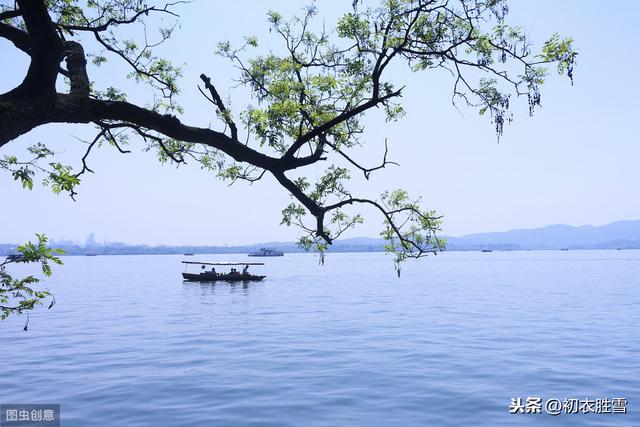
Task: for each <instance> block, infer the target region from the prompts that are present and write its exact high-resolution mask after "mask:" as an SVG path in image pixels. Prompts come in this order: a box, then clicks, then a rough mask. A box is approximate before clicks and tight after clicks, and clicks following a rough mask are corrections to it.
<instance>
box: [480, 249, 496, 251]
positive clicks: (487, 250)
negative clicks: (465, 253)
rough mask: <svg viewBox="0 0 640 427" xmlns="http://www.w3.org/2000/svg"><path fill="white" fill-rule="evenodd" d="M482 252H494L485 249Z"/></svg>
mask: <svg viewBox="0 0 640 427" xmlns="http://www.w3.org/2000/svg"><path fill="white" fill-rule="evenodd" d="M482 252H493V251H492V250H491V249H483V250H482Z"/></svg>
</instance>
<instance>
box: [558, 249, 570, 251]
mask: <svg viewBox="0 0 640 427" xmlns="http://www.w3.org/2000/svg"><path fill="white" fill-rule="evenodd" d="M560 250H561V251H568V250H569V248H562V249H560Z"/></svg>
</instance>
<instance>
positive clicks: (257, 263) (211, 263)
mask: <svg viewBox="0 0 640 427" xmlns="http://www.w3.org/2000/svg"><path fill="white" fill-rule="evenodd" d="M182 263H183V264H198V265H264V262H196V261H182Z"/></svg>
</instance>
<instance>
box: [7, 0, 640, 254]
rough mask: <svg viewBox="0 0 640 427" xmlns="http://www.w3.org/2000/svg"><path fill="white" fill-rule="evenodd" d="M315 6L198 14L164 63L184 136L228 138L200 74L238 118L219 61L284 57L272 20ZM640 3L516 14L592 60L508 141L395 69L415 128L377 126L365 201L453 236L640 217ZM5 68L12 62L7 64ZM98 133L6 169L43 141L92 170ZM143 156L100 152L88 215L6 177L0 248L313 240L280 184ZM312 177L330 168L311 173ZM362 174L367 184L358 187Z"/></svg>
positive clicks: (104, 78) (250, 4) (544, 5)
mask: <svg viewBox="0 0 640 427" xmlns="http://www.w3.org/2000/svg"><path fill="white" fill-rule="evenodd" d="M304 4H305V3H303V2H290V1H284V0H278V1H269V2H264V1H236V2H219V1H204V0H196V1H194V2H193V3H191V4H188V5H185V6H183V7H181V8H180V15H181V20H180V22H181V28H179V29H178V30H177V32H176V33H175V36H174V37H173V38H172V39H171V40H170V41H169V42H167V43H166V44H165V45H164V46H163V48H162V49H163V52H164V53H165V54H166V56H168V57H170V58H171V59H172V60H173V61H174V62H176V63H178V64H182V66H183V70H184V71H183V77H182V79H181V90H182V95H181V99H180V102H181V104H182V105H183V106H184V107H185V114H184V116H183V117H182V120H183V122H185V123H187V124H192V125H198V126H203V127H206V126H208V125H209V124H211V125H212V126H214V128H215V126H216V122H215V120H214V117H215V114H214V111H213V110H212V109H211V106H210V104H208V103H207V102H206V101H204V100H203V98H202V97H201V95H200V94H199V93H198V90H197V86H196V85H197V83H198V82H199V79H198V76H199V75H200V73H206V74H208V75H210V76H211V77H212V79H213V81H214V82H215V84H216V85H217V87H218V89H219V91H220V92H222V93H223V97H226V96H229V97H230V99H231V103H232V106H233V107H236V108H238V109H239V108H241V107H243V106H244V105H245V104H246V102H247V101H248V100H247V99H245V97H244V94H242V93H240V92H238V90H234V89H233V86H234V82H233V79H234V78H235V77H237V74H236V73H235V71H234V70H233V68H232V67H230V66H229V64H228V63H227V62H226V61H225V60H224V59H223V58H220V57H217V56H215V55H214V51H215V46H216V44H217V43H218V42H219V41H222V40H230V41H231V42H236V43H239V42H240V41H241V40H242V37H243V36H245V35H256V36H258V38H259V39H260V43H261V47H260V49H259V50H258V52H259V53H265V52H268V51H269V50H270V49H274V50H277V49H278V48H279V46H280V43H279V40H278V39H276V38H275V36H274V35H273V34H270V33H269V32H268V26H267V23H266V19H265V14H266V12H267V11H268V10H269V9H272V10H277V11H281V12H282V13H283V14H284V15H288V14H291V13H296V12H298V11H299V10H300V8H301V7H302V6H303V5H304ZM316 4H317V6H318V8H319V12H320V20H321V21H324V23H325V25H326V26H327V28H330V27H331V26H332V25H333V23H335V21H336V19H337V18H338V17H339V16H340V14H341V13H343V12H344V11H347V10H348V9H349V5H350V4H351V2H350V1H348V2H344V1H340V2H339V1H333V0H319V1H317V3H316ZM639 14H640V2H636V1H632V0H627V1H623V0H617V1H614V2H611V3H608V6H607V7H603V5H602V2H596V1H584V0H563V1H562V2H558V1H555V0H536V1H535V2H533V1H521V0H518V1H512V2H511V3H510V14H509V18H508V21H509V22H510V23H511V24H517V25H520V26H522V27H523V28H525V29H526V31H527V33H528V34H529V35H530V37H531V39H532V40H533V42H534V43H536V45H537V46H540V44H541V43H542V42H544V40H546V39H547V38H548V37H549V36H550V35H551V34H553V33H554V32H559V33H561V34H562V35H567V36H571V37H573V38H574V39H575V47H576V48H577V50H578V52H579V56H578V64H577V67H576V71H575V84H574V85H573V86H571V84H570V82H569V80H568V79H567V78H566V77H562V76H558V75H555V74H553V75H551V76H550V78H549V79H548V83H547V84H545V86H544V87H543V89H542V96H543V97H542V108H541V109H539V110H538V111H537V112H536V114H535V115H534V116H533V117H529V116H528V114H527V112H526V99H523V100H521V101H520V102H519V104H520V106H519V107H516V108H515V110H514V111H515V113H516V116H515V120H514V122H513V123H512V124H510V125H508V126H507V127H506V128H505V132H504V135H503V137H502V138H501V139H500V142H499V143H498V142H497V139H496V135H495V131H494V128H493V125H492V124H491V123H490V122H489V120H488V119H487V118H486V117H480V116H479V115H478V113H477V111H475V110H472V109H468V108H466V107H464V106H462V105H460V106H459V108H455V107H454V106H452V104H451V101H450V100H451V88H452V81H451V79H450V78H449V77H448V76H447V75H446V74H444V73H439V72H422V73H409V72H407V71H405V70H404V69H402V68H401V67H397V68H394V69H393V70H392V71H393V73H394V74H393V75H392V76H391V79H392V80H393V81H395V82H397V84H398V85H399V86H400V85H403V84H405V85H406V89H405V92H404V96H403V98H402V102H403V105H404V108H405V110H406V111H407V114H406V116H405V117H404V118H403V119H402V120H400V121H399V122H397V123H392V124H389V123H384V121H383V120H380V117H379V116H375V115H373V116H370V117H368V118H367V120H366V123H367V132H366V134H365V140H366V144H367V145H366V149H363V150H361V151H360V152H358V153H357V154H355V155H356V156H357V157H358V159H360V160H362V161H363V162H364V163H368V164H376V163H378V162H379V160H380V157H381V155H382V153H383V150H384V139H385V138H387V140H388V142H389V150H390V152H389V160H393V161H396V162H398V163H399V164H400V166H399V167H395V166H390V167H388V168H387V169H385V170H383V171H381V172H380V173H377V174H374V175H373V176H372V178H371V180H370V181H365V180H364V179H360V177H359V176H358V179H356V180H354V183H353V185H352V186H351V188H352V189H353V190H354V191H353V192H354V194H358V195H365V196H370V197H375V196H376V195H377V194H380V193H381V192H382V191H384V190H387V189H395V188H406V189H407V190H409V192H410V194H411V195H414V196H420V197H421V198H422V199H421V200H422V204H423V206H425V207H428V208H431V209H435V210H436V211H437V212H438V213H440V214H442V215H443V218H444V225H443V234H445V235H452V236H460V235H464V234H468V233H474V232H485V231H503V230H509V229H514V228H533V227H540V226H545V225H549V224H557V223H564V224H570V225H584V224H592V225H602V224H606V223H609V222H612V221H616V220H622V219H640V197H639V196H640V190H639V189H638V184H639V183H640V168H639V167H638V162H639V160H640V145H639V144H638V135H640V129H639V128H640V125H639V117H640V114H639V113H640V107H639V106H638V102H640V101H639V100H640V89H638V85H637V84H635V82H634V75H635V73H636V71H637V70H638V69H640V55H639V53H640V52H639V48H638V46H637V30H634V28H636V22H635V21H636V17H637V16H639ZM0 57H2V58H8V59H9V60H8V62H5V65H4V67H3V74H2V76H1V77H0V92H4V91H6V90H9V89H11V88H12V87H14V86H15V85H16V84H17V83H19V82H20V81H21V78H22V77H23V76H24V72H25V70H26V68H27V67H28V62H27V58H26V57H25V55H23V54H21V53H19V52H17V51H16V50H15V49H14V48H13V46H12V45H11V44H10V43H8V42H6V41H5V40H3V39H0ZM5 60H6V59H5ZM115 67H116V68H114V69H107V70H101V71H98V72H94V73H93V74H92V75H91V76H90V78H92V79H93V80H95V81H96V82H97V83H98V84H99V85H100V84H102V85H103V87H105V86H108V85H122V87H124V88H125V90H127V92H128V94H129V99H130V100H132V101H135V102H137V103H139V104H144V103H145V102H149V101H150V99H149V97H148V91H147V90H146V89H143V88H138V87H135V85H134V84H133V83H132V82H126V81H125V82H123V78H122V77H121V76H122V74H118V72H119V71H123V70H124V69H118V68H117V65H116V66H115ZM92 135H94V132H93V129H92V127H91V126H90V125H47V126H43V127H40V128H38V129H35V130H33V131H32V132H30V133H28V134H26V135H23V136H22V137H20V138H18V139H16V140H15V141H12V142H11V143H9V144H7V145H5V146H4V147H2V148H1V149H0V155H2V156H4V155H11V154H18V155H19V154H22V153H23V152H24V147H26V146H27V145H29V144H32V143H35V142H44V143H46V144H48V145H50V146H51V147H53V148H54V150H55V151H56V152H57V153H59V157H60V159H61V160H63V161H65V160H66V162H67V163H70V164H72V165H74V166H76V167H77V166H79V165H80V158H81V157H82V154H83V151H84V146H83V144H81V143H79V142H78V138H80V139H89V138H91V137H92ZM129 148H130V149H131V150H132V151H133V153H132V154H128V155H122V154H119V153H118V152H117V151H116V150H114V149H111V148H109V147H103V148H102V149H100V150H98V151H96V152H95V153H93V154H92V156H91V157H90V159H89V165H90V167H91V168H92V169H93V170H94V171H95V174H87V175H85V176H84V177H83V182H82V185H81V186H80V188H79V196H78V197H77V201H76V202H74V201H72V200H71V199H70V198H69V197H67V196H64V195H59V196H56V195H53V194H51V192H50V191H49V190H47V189H41V188H35V187H34V190H33V191H26V190H23V189H22V188H21V186H20V185H19V184H18V183H17V182H14V181H13V179H12V178H11V176H10V175H9V174H6V173H5V174H4V175H3V176H0V195H1V196H0V197H1V199H0V200H2V203H1V206H2V207H1V208H0V223H2V224H3V225H2V227H1V228H0V242H13V243H19V242H23V241H26V240H28V239H32V238H33V235H34V233H36V232H39V233H46V234H47V235H49V236H50V237H52V238H54V239H58V240H59V239H70V240H74V241H79V242H83V241H84V240H85V239H86V237H87V235H88V234H89V233H95V236H96V240H97V241H99V242H100V241H105V240H108V241H120V242H126V243H138V244H152V245H157V244H173V245H179V244H198V245H225V244H229V245H232V244H244V243H252V242H265V241H284V240H294V239H295V238H296V236H298V230H296V229H292V228H287V227H285V226H280V225H279V223H280V219H281V210H282V209H283V208H284V207H285V206H286V205H287V204H288V203H289V200H290V199H289V197H288V195H287V193H286V190H284V189H283V188H281V187H280V186H279V185H278V184H277V183H276V182H275V180H274V179H272V178H271V177H266V178H265V179H264V180H262V181H259V182H257V183H254V184H251V185H249V184H246V183H238V184H235V185H233V186H231V187H229V186H228V184H227V183H225V182H221V181H219V180H218V179H216V177H215V176H214V175H213V174H211V173H207V172H205V171H202V170H200V169H199V168H198V167H197V165H193V164H192V165H187V166H186V167H180V168H177V169H176V168H175V167H173V166H170V165H160V164H159V163H158V162H157V160H156V159H155V156H154V154H153V153H147V152H144V151H143V145H142V144H137V143H133V144H132V145H131V146H130V147H129ZM310 174H311V178H313V177H314V174H315V175H317V170H312V171H311V172H310ZM355 175H356V174H355V173H354V176H355ZM363 213H364V214H365V218H366V219H365V223H364V224H363V225H361V226H359V227H358V228H356V229H355V230H352V231H351V232H350V234H349V235H348V236H345V237H356V236H370V237H375V236H377V234H378V232H379V230H380V224H381V221H380V218H379V217H377V216H376V214H375V212H369V211H366V210H364V211H363Z"/></svg>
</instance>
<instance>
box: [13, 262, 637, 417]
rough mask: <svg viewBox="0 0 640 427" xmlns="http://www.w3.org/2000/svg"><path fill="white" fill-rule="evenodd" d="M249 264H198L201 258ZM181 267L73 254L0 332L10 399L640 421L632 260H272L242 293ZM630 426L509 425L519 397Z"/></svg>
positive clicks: (127, 409)
mask: <svg viewBox="0 0 640 427" xmlns="http://www.w3.org/2000/svg"><path fill="white" fill-rule="evenodd" d="M239 258H240V259H242V260H244V259H246V258H245V257H244V256H240V255H236V256H215V257H214V256H204V257H203V256H196V257H194V259H198V260H202V259H208V260H233V259H239ZM181 259H182V257H181V256H111V257H109V256H104V257H100V256H99V257H67V258H65V266H64V268H62V269H59V270H58V272H57V273H56V274H55V278H54V280H52V281H51V282H50V283H49V287H50V289H52V290H55V295H56V298H57V301H58V303H57V305H56V306H55V307H54V309H53V310H51V311H48V312H47V311H46V310H40V311H39V312H38V313H36V314H35V315H32V317H31V323H30V331H29V332H28V333H24V332H22V325H23V323H24V317H23V318H14V319H12V320H9V321H6V322H4V323H0V342H1V345H2V349H1V351H0V402H5V403H60V404H61V405H62V421H63V423H62V425H63V426H83V427H84V426H211V425H213V426H218V425H222V426H234V425H256V426H263V425H264V426H267V425H277V426H288V425H291V426H293V425H295V426H299V425H305V426H391V425H397V426H413V425H451V426H460V425H487V426H499V425H505V426H507V425H508V426H513V425H536V426H537V425H554V426H557V425H594V426H595V425H640V352H639V349H640V332H639V330H638V326H639V325H640V251H569V252H560V251H555V252H551V251H549V252H493V253H445V254H441V255H439V256H437V257H430V258H428V259H426V260H423V261H421V262H419V263H412V264H411V265H407V266H406V267H405V268H404V270H403V277H402V278H401V279H397V277H396V276H395V275H394V272H393V267H392V264H391V261H390V259H389V257H385V256H384V255H382V254H332V255H330V256H328V257H327V264H326V265H325V266H323V267H321V266H318V265H317V259H316V258H315V257H314V256H313V255H306V254H297V255H286V256H285V257H283V258H280V259H266V262H267V265H266V266H264V267H260V268H257V269H254V270H253V271H254V272H256V273H257V272H260V271H262V272H264V273H265V274H267V275H268V277H267V279H266V280H265V281H264V282H263V283H254V284H249V285H230V284H215V285H213V284H194V283H186V282H183V281H182V279H181V277H180V272H181V271H182V267H181V264H180V263H179V261H180V260H181ZM527 396H540V397H542V398H545V399H547V398H552V397H556V398H559V399H561V400H562V399H564V398H579V399H584V398H594V399H595V398H605V397H606V398H613V397H625V398H627V399H628V401H629V403H628V411H629V413H628V414H627V415H611V414H609V415H594V414H589V415H560V416H559V417H551V416H549V415H546V414H542V415H519V416H516V415H509V414H508V406H509V403H510V398H511V397H524V398H526V397H527Z"/></svg>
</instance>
